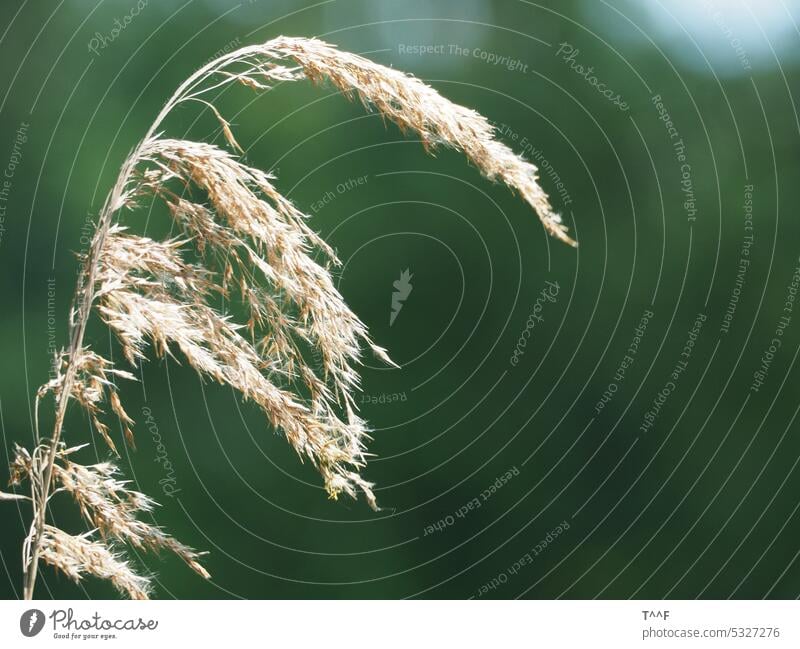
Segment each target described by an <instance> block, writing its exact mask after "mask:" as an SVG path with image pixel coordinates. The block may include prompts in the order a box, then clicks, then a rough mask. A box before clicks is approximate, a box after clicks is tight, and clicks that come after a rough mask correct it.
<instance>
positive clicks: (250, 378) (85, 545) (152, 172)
mask: <svg viewBox="0 0 800 649" xmlns="http://www.w3.org/2000/svg"><path fill="white" fill-rule="evenodd" d="M301 79H310V80H311V81H313V82H324V81H327V82H329V83H331V84H333V85H334V86H335V87H336V88H338V89H339V90H341V91H342V92H343V93H344V94H345V95H347V96H352V97H358V99H360V101H361V102H362V103H363V104H364V105H365V106H366V107H367V108H368V109H369V110H376V111H378V112H379V113H380V114H381V115H382V116H383V117H385V118H386V119H387V120H389V121H391V122H394V123H395V124H396V125H397V126H399V127H400V129H402V130H403V131H405V132H409V133H412V134H414V135H416V136H417V137H419V138H420V139H421V141H422V142H423V144H424V145H425V147H426V148H427V149H434V148H436V147H438V146H445V147H450V148H453V149H456V150H458V151H461V152H462V153H464V155H465V156H466V157H467V159H468V160H469V161H470V162H471V163H472V164H473V165H475V166H476V167H477V168H478V169H479V170H480V171H481V172H482V173H483V174H484V175H485V176H487V177H488V178H489V179H493V180H498V181H501V182H503V183H505V184H506V185H508V186H509V187H510V188H511V189H513V190H515V191H517V192H518V193H519V194H520V195H521V196H522V198H524V200H525V201H526V202H528V203H529V204H530V205H531V207H533V209H534V211H535V212H536V214H537V215H538V216H539V218H540V220H541V222H542V224H543V225H544V227H545V229H546V230H547V231H548V232H549V233H550V234H552V235H554V236H555V237H558V238H559V239H561V240H562V241H565V242H567V243H574V242H572V240H571V239H570V238H569V237H568V236H567V234H566V228H565V227H564V225H563V224H562V223H561V220H560V218H559V216H558V215H557V214H556V213H555V212H554V211H553V209H552V207H551V206H550V203H549V201H548V198H547V195H546V193H545V192H544V191H543V190H542V188H541V187H540V186H539V184H538V182H537V178H536V168H535V167H534V166H533V165H532V164H531V163H529V162H527V161H525V160H523V159H522V158H521V157H520V156H518V155H516V154H514V153H513V152H512V151H511V150H510V149H509V148H508V147H506V146H505V145H504V144H502V143H500V142H498V141H497V140H496V139H495V138H494V131H493V128H492V126H491V125H490V124H489V123H488V121H487V120H486V119H485V118H484V117H482V116H481V115H479V114H478V113H476V112H475V111H473V110H470V109H468V108H464V107H462V106H458V105H456V104H453V103H451V102H450V101H448V100H447V99H445V98H443V97H442V96H441V95H439V94H438V93H437V92H436V91H435V90H433V89H432V88H430V87H429V86H427V85H426V84H424V83H422V82H421V81H419V80H417V79H415V78H414V77H412V76H409V75H407V74H404V73H402V72H398V71H396V70H392V69H390V68H387V67H384V66H382V65H378V64H376V63H373V62H372V61H369V60H367V59H365V58H362V57H360V56H356V55H354V54H349V53H346V52H341V51H339V50H338V49H336V48H335V47H334V46H331V45H328V44H326V43H324V42H322V41H319V40H315V39H305V38H286V37H280V38H276V39H274V40H271V41H269V42H267V43H264V44H262V45H251V46H248V47H244V48H242V49H240V50H237V51H235V52H231V53H229V54H226V55H224V56H222V57H220V58H218V59H216V60H214V61H211V62H210V63H208V64H206V65H204V66H203V67H202V68H200V69H199V70H198V71H197V72H195V73H194V74H192V75H191V76H190V77H189V78H188V79H187V80H186V81H184V83H182V84H181V86H180V87H179V88H178V90H177V91H176V92H175V94H174V95H173V96H172V97H170V99H169V100H168V101H167V103H166V104H165V106H164V107H163V109H162V110H161V112H160V113H159V115H158V116H157V118H156V120H155V121H154V122H153V124H152V126H151V127H150V129H149V130H148V132H147V133H146V135H145V137H144V138H143V140H142V141H141V142H140V143H139V144H138V145H137V146H136V148H135V149H134V151H133V152H132V153H131V154H130V156H129V157H128V158H127V159H126V160H125V161H124V163H123V165H122V168H121V171H120V174H119V176H118V178H117V181H116V183H115V185H114V187H113V188H112V190H111V192H110V193H109V195H108V198H107V199H106V202H105V204H104V206H103V209H102V210H101V212H100V215H99V219H98V223H97V228H96V232H95V235H94V238H93V241H92V245H91V249H90V251H89V252H88V254H87V255H86V256H85V258H84V259H83V265H82V270H81V273H80V276H79V280H78V285H77V289H76V294H75V298H74V303H73V308H72V310H71V313H70V339H69V346H68V348H67V349H65V350H64V351H63V352H62V354H61V356H60V358H59V363H58V366H59V372H58V375H57V376H56V378H54V379H53V380H51V381H50V382H49V383H47V384H45V385H44V386H42V388H41V389H40V390H39V392H38V394H37V398H36V422H37V424H36V431H35V434H36V444H35V447H34V448H33V449H32V450H26V449H24V448H21V447H17V449H16V452H15V457H14V461H13V463H12V466H11V483H12V485H15V486H20V485H21V484H22V483H23V482H27V483H28V484H29V486H30V496H24V495H21V494H20V493H19V492H16V493H14V494H0V499H2V500H9V499H15V500H25V501H29V502H30V503H31V506H32V522H31V526H30V530H29V534H28V536H27V538H26V540H25V545H24V548H23V562H24V575H25V584H24V596H25V597H26V598H31V597H32V596H33V592H34V587H35V584H36V575H37V568H38V565H39V561H40V560H41V561H44V562H45V563H47V564H48V565H50V566H53V567H54V568H56V569H57V570H59V571H61V572H62V573H64V574H65V575H66V576H68V577H69V578H71V579H73V580H75V581H80V580H81V579H83V578H84V577H85V576H87V575H90V576H94V577H97V578H100V579H104V580H109V581H110V582H111V583H112V584H113V585H114V586H115V587H116V588H117V589H118V590H119V591H120V592H121V593H123V594H126V595H127V596H129V597H131V598H133V599H143V598H146V597H147V596H148V594H149V592H150V591H151V583H150V578H149V577H148V576H147V575H146V574H142V573H141V572H140V571H139V569H138V568H137V567H136V566H135V565H134V563H133V562H132V561H131V560H130V559H129V558H127V556H126V554H125V548H126V547H129V548H130V547H133V548H136V549H141V550H151V551H162V550H165V551H168V552H172V553H174V554H176V555H177V556H178V557H180V558H181V559H182V560H183V561H184V562H185V563H186V564H187V565H188V566H189V567H190V568H191V569H193V570H194V571H195V572H197V573H198V574H199V575H201V576H202V577H205V578H208V577H209V574H208V572H206V570H205V568H203V567H202V566H201V565H200V559H201V553H199V552H197V551H195V550H193V549H192V548H190V547H188V546H186V545H183V544H182V543H180V542H179V541H177V540H176V539H174V538H172V537H171V536H169V535H168V534H167V533H166V532H165V531H163V530H162V529H161V528H159V527H157V526H156V525H153V524H150V523H147V522H145V521H144V520H143V518H144V517H145V516H148V515H150V513H151V512H152V510H153V508H154V506H155V503H154V502H153V501H152V500H151V499H150V498H148V497H147V496H145V495H144V494H142V493H139V492H138V491H135V490H133V489H132V488H131V487H130V485H129V484H128V483H127V482H125V481H123V480H121V479H120V477H119V470H118V469H117V467H116V466H115V465H114V464H113V463H111V462H102V463H96V464H91V465H83V464H79V463H77V461H75V460H73V456H74V454H76V453H77V451H78V450H79V449H80V448H81V447H79V446H77V447H72V448H67V447H66V445H65V444H64V442H63V441H62V436H63V427H64V419H65V416H66V412H67V406H68V404H69V403H70V402H75V403H77V404H78V405H79V406H81V408H83V409H84V410H85V411H86V413H87V414H88V416H89V419H90V421H91V422H92V425H93V427H94V428H95V429H96V430H97V432H98V433H99V434H100V435H101V436H102V437H103V438H104V439H105V441H106V442H107V444H108V446H109V448H110V450H111V452H112V453H114V454H116V451H117V449H116V443H115V442H114V441H113V437H112V433H111V430H110V427H109V424H108V423H106V421H105V416H106V414H107V413H106V410H107V408H110V409H111V411H112V412H113V414H114V415H115V417H116V419H117V420H118V421H119V424H120V426H121V429H122V431H123V432H124V436H125V438H126V440H127V442H128V443H129V444H131V445H132V444H133V441H134V432H133V431H134V421H133V419H132V418H131V417H130V416H129V415H128V414H127V413H126V411H125V409H124V407H123V404H122V400H121V398H120V395H119V389H118V382H119V381H120V380H121V379H128V380H133V379H134V377H133V375H132V374H131V373H130V372H128V371H126V370H123V369H118V368H116V367H115V366H114V365H113V364H112V363H111V361H109V360H108V359H105V358H103V357H101V356H100V355H98V354H97V353H96V352H94V351H92V349H91V348H90V347H89V346H88V345H87V344H86V343H85V340H84V338H85V333H86V326H87V323H88V321H89V319H90V316H91V315H92V313H96V314H97V315H99V317H100V318H101V319H102V321H103V322H104V323H105V324H106V325H107V326H108V327H109V328H110V330H111V331H112V332H113V333H114V334H115V335H116V337H117V339H118V340H119V342H120V343H121V345H122V348H123V351H124V356H125V358H126V360H127V361H128V363H130V364H135V363H137V362H139V361H142V360H144V359H146V358H147V357H148V356H149V355H150V354H151V353H152V354H154V355H155V356H157V357H163V356H173V355H175V356H178V357H180V358H182V359H184V360H185V361H186V362H188V364H189V365H190V366H191V367H193V368H194V369H195V370H197V372H198V373H199V374H201V375H202V376H204V377H207V378H210V379H213V380H214V381H216V382H218V383H220V384H223V385H227V386H230V387H232V388H233V389H235V390H236V391H238V392H239V393H240V394H241V395H242V397H243V398H244V399H245V400H246V401H251V402H253V403H254V404H256V406H258V408H260V409H261V410H262V411H263V413H264V414H265V415H266V418H267V420H268V421H269V423H270V425H271V426H272V427H274V428H275V429H277V430H280V431H282V433H283V434H284V435H285V436H286V439H287V440H288V442H289V443H290V444H291V445H292V446H293V447H294V449H295V450H296V451H297V453H298V454H299V455H300V456H301V457H302V458H305V459H307V460H308V461H310V462H311V463H312V464H313V465H314V466H315V467H316V468H317V469H318V470H319V472H320V474H321V475H322V479H323V481H324V485H325V488H326V490H327V491H328V493H329V494H330V496H331V497H333V498H336V497H337V496H338V495H339V494H341V493H345V494H347V495H349V496H353V497H355V496H356V495H357V493H358V492H361V493H363V494H364V496H365V498H366V500H367V502H368V503H369V504H370V505H371V506H372V507H373V508H377V505H376V503H375V497H374V495H373V492H372V485H371V484H370V483H369V482H367V481H366V480H365V479H364V478H363V477H362V475H361V471H362V469H363V467H364V465H365V462H366V456H367V454H366V452H365V442H366V440H367V439H368V434H367V433H368V431H367V426H366V423H365V422H364V421H363V420H362V419H361V418H360V417H359V416H358V413H357V408H356V403H355V398H354V395H355V393H356V392H357V391H358V390H359V389H360V386H359V373H358V371H357V367H358V366H359V364H360V359H361V353H362V349H363V347H365V346H366V347H368V348H369V349H371V350H372V352H373V353H374V354H376V355H377V356H378V357H379V358H381V359H382V360H383V361H385V362H387V363H391V361H390V359H389V358H388V356H387V355H386V352H385V351H384V350H383V349H381V348H380V347H378V346H377V345H375V344H374V343H373V342H372V341H371V340H370V338H369V336H368V333H367V328H366V326H365V325H364V323H362V322H361V321H360V320H359V318H358V317H357V316H356V315H355V314H354V313H353V312H352V311H351V310H350V308H349V307H348V306H347V304H346V303H345V302H344V300H343V299H342V296H341V295H340V294H339V292H338V291H337V290H336V288H335V286H334V281H333V278H332V274H331V273H332V268H334V267H335V266H337V265H338V264H339V263H340V262H339V260H338V259H337V257H336V254H335V252H334V251H333V250H332V249H331V248H330V246H328V245H327V244H326V243H325V242H324V241H323V240H322V239H321V238H320V237H319V236H318V235H317V234H316V233H315V232H314V231H313V230H312V229H311V228H310V227H309V225H308V222H307V216H306V215H305V214H304V213H303V212H301V211H300V210H299V209H298V208H297V207H296V206H295V205H294V204H292V203H291V202H290V201H289V200H287V199H286V198H285V197H284V196H283V195H282V194H281V193H280V192H279V191H278V189H277V188H276V186H275V184H274V180H275V179H274V178H273V177H272V176H271V175H269V174H267V173H265V172H263V171H261V170H259V169H257V168H254V167H251V166H248V165H247V164H245V163H244V162H243V161H242V159H241V158H240V157H239V154H241V152H242V148H241V147H240V145H239V143H238V142H237V141H236V139H235V136H234V134H233V131H232V129H231V127H230V124H229V123H228V122H227V121H226V120H225V119H224V117H223V116H222V115H221V114H220V112H219V111H218V109H217V108H216V107H215V106H214V105H213V103H212V102H211V101H210V100H209V97H210V95H211V94H212V93H215V92H218V91H220V90H221V89H223V88H224V87H225V86H226V85H229V84H243V85H244V86H247V87H249V88H252V89H253V90H255V91H263V90H267V89H269V88H271V87H273V86H274V85H276V84H280V83H284V82H289V81H297V80H301ZM188 104H199V105H200V106H202V107H203V108H204V109H207V110H210V111H211V112H212V113H213V115H214V116H215V117H216V119H217V120H219V124H220V126H221V133H222V135H223V137H224V139H225V141H226V143H227V145H228V149H225V148H221V147H220V146H217V145H215V144H211V143H207V142H197V141H189V140H180V139H173V138H169V137H167V136H165V135H164V134H163V132H162V128H163V122H164V119H165V118H166V117H167V115H169V114H170V113H171V112H172V111H173V110H174V109H176V108H177V107H179V106H183V105H188ZM152 199H156V200H159V201H163V203H164V204H165V205H166V206H167V208H168V210H169V213H170V215H171V218H172V219H173V220H174V224H175V226H177V230H178V231H179V232H180V234H179V236H177V237H175V238H171V239H168V240H162V241H158V240H154V239H151V238H148V237H144V236H141V235H138V234H135V233H134V232H133V231H132V229H129V228H130V227H131V226H133V225H135V224H136V220H135V219H130V218H128V214H130V213H131V212H132V211H135V210H136V208H137V205H138V204H139V203H140V202H141V201H143V200H152ZM220 304H235V305H237V306H239V307H241V309H240V311H241V312H243V313H245V314H246V319H244V321H241V322H240V321H237V320H236V319H235V318H234V316H233V315H232V312H233V310H232V312H226V311H223V310H221V307H220V306H219V305H220ZM236 312H237V313H238V312H239V311H236ZM312 357H314V358H317V359H318V362H314V363H312V362H311V361H310V360H309V359H310V358H312ZM48 395H50V396H52V397H53V398H54V401H55V414H54V422H53V433H52V435H51V437H50V438H49V439H46V440H41V439H40V438H39V431H38V421H39V405H40V402H41V400H42V399H44V398H46V397H47V396H48ZM59 494H66V495H68V496H70V497H71V498H72V500H73V501H74V502H75V503H76V504H77V507H78V509H79V510H80V512H81V514H82V516H83V519H84V520H85V522H86V524H87V531H86V532H85V533H82V534H78V535H74V534H68V533H67V532H65V531H64V530H61V529H58V528H56V527H54V526H53V525H50V524H49V523H47V522H46V520H47V511H48V509H49V508H50V506H51V500H52V499H53V498H55V497H57V496H58V495H59Z"/></svg>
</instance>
